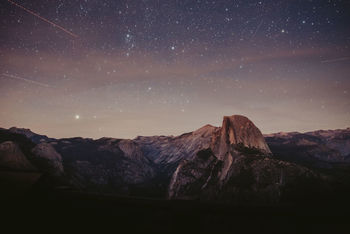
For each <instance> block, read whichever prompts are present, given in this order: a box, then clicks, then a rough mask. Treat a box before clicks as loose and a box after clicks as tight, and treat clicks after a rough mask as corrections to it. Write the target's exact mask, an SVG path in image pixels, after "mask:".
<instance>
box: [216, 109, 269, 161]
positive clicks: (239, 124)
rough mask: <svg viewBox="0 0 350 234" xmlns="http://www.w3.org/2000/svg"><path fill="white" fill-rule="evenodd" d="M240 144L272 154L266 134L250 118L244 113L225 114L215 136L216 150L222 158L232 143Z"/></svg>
mask: <svg viewBox="0 0 350 234" xmlns="http://www.w3.org/2000/svg"><path fill="white" fill-rule="evenodd" d="M238 144H242V145H243V146H245V147H248V148H256V149H258V150H260V151H262V152H263V153H266V154H271V151H270V149H269V147H268V146H267V144H266V142H265V139H264V136H263V135H262V133H261V131H260V130H259V129H258V128H257V127H256V126H255V125H254V123H253V122H252V121H251V120H250V119H248V118H247V117H245V116H242V115H232V116H224V118H223V121H222V127H221V130H220V132H219V133H218V134H217V135H216V136H214V138H213V145H214V146H213V148H214V151H216V152H217V153H218V155H219V158H222V157H224V156H225V154H226V153H227V152H228V151H229V149H230V146H231V145H238Z"/></svg>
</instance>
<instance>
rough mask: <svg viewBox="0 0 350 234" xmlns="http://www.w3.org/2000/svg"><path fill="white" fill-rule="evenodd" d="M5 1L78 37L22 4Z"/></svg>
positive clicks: (76, 36)
mask: <svg viewBox="0 0 350 234" xmlns="http://www.w3.org/2000/svg"><path fill="white" fill-rule="evenodd" d="M7 1H8V2H9V3H11V4H13V5H15V6H17V7H19V8H21V9H23V10H25V11H26V12H28V13H29V14H31V15H34V16H36V17H38V18H39V19H41V20H43V21H45V22H46V23H49V24H51V25H52V26H54V27H56V28H59V29H61V30H62V31H63V32H65V33H67V34H69V35H70V36H72V37H74V38H78V35H76V34H74V33H72V32H70V31H69V30H67V29H65V28H63V27H61V26H59V25H57V24H55V23H54V22H51V21H50V20H48V19H45V18H44V17H42V16H40V15H39V14H37V13H35V12H33V11H31V10H29V9H27V8H25V7H24V6H21V5H19V4H18V3H15V2H14V1H11V0H7Z"/></svg>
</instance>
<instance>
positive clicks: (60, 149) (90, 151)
mask: <svg viewBox="0 0 350 234" xmlns="http://www.w3.org/2000/svg"><path fill="white" fill-rule="evenodd" d="M349 136H350V130H349V129H345V130H334V131H316V132H310V133H303V134H302V133H277V134H270V135H265V136H263V134H262V133H261V132H260V130H259V129H258V128H257V127H256V126H255V125H254V124H253V123H252V122H251V121H250V120H249V119H248V118H246V117H244V116H240V115H234V116H225V117H224V118H223V122H222V126H221V127H214V126H211V125H206V126H204V127H202V128H200V129H198V130H196V131H193V132H189V133H185V134H182V135H180V136H175V137H174V136H151V137H142V136H139V137H137V138H135V139H133V140H128V139H115V138H101V139H97V140H93V139H86V138H79V137H77V138H66V139H54V138H49V137H47V136H44V135H38V134H36V133H33V132H31V131H30V130H29V129H18V128H10V129H0V170H1V171H2V172H6V173H5V174H6V177H2V178H1V180H8V177H9V175H10V177H11V176H12V177H13V176H16V175H19V174H21V175H22V174H23V173H24V172H31V173H35V175H36V176H33V180H31V181H30V184H31V187H33V188H40V189H46V190H47V189H51V190H52V189H54V190H62V189H65V190H67V189H69V190H73V191H81V192H93V193H99V194H115V195H126V196H139V197H154V198H168V199H188V200H208V201H214V200H215V201H222V202H229V203H234V204H243V203H249V204H251V203H254V204H255V203H257V204H266V203H268V204H271V203H281V202H282V203H283V202H293V201H297V200H300V199H304V200H305V199H312V197H313V196H314V195H315V194H318V193H322V194H327V193H328V192H329V191H331V190H332V189H333V187H332V186H333V184H334V183H335V182H337V181H338V178H339V176H341V177H344V176H345V177H347V178H350V177H349V176H348V169H347V168H348V167H347V163H348V162H349V152H350V137H349ZM265 139H266V141H265ZM335 164H337V165H339V164H341V165H342V169H341V170H342V171H341V173H340V175H338V174H337V175H334V173H333V174H332V173H328V172H329V171H322V170H319V169H320V168H324V167H325V166H326V168H334V167H335V166H334V165H335ZM338 169H339V167H336V169H334V170H337V172H339V171H338ZM339 170H340V169H339ZM332 172H333V171H332ZM9 173H10V174H9ZM0 175H1V173H0ZM38 175H40V176H38ZM0 177H1V176H0ZM18 178H20V179H17V181H18V180H21V178H22V177H18ZM26 182H28V181H27V180H24V181H23V183H26ZM18 183H19V182H18ZM28 183H29V182H28ZM7 184H8V183H7ZM337 186H338V187H339V183H337ZM347 186H348V184H346V183H342V184H341V185H340V187H342V188H344V187H345V188H346V189H347ZM338 187H337V188H338Z"/></svg>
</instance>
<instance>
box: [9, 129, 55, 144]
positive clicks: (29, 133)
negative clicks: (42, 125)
mask: <svg viewBox="0 0 350 234" xmlns="http://www.w3.org/2000/svg"><path fill="white" fill-rule="evenodd" d="M9 132H11V133H17V134H21V135H24V136H26V137H27V138H29V139H30V140H31V141H33V142H34V143H40V142H48V141H52V140H54V139H53V138H49V137H47V136H45V135H39V134H36V133H34V132H32V131H31V130H30V129H26V128H16V127H12V128H10V129H9Z"/></svg>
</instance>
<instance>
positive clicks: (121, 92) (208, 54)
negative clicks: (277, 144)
mask: <svg viewBox="0 0 350 234" xmlns="http://www.w3.org/2000/svg"><path fill="white" fill-rule="evenodd" d="M14 2H15V3H17V4H19V5H20V6H23V7H24V8H26V9H27V10H29V11H30V12H28V11H26V10H24V9H23V8H21V7H20V6H19V5H15V4H13V3H11V2H10V1H7V0H2V1H1V2H0V127H3V128H8V127H12V126H17V127H24V128H30V129H31V130H32V131H35V132H38V133H41V134H46V135H48V136H50V137H70V136H82V137H91V138H98V137H102V136H112V137H121V138H133V137H135V136H137V135H178V134H181V133H184V132H188V131H192V130H195V129H197V128H199V127H201V126H203V125H205V124H212V125H215V126H220V125H221V121H222V117H223V116H224V115H232V114H242V115H246V116H247V117H249V118H250V119H251V120H252V121H253V122H254V123H255V124H256V125H257V126H258V127H259V128H260V129H261V130H262V132H263V133H271V132H279V131H308V130H316V129H335V128H345V127H350V1H341V0H282V1H278V0H266V1H263V0H262V1H252V0H244V1H240V0H231V1H228V0H227V1H223V0H221V1H215V0H213V1H205V0H197V1H189V0H183V1H180V0H128V1H127V0H120V1H119V0H114V1H112V0H109V1H108V0H85V1H84V0H79V1H78V0H76V1H72V0H55V1H53V0H35V1H31V0H14ZM35 14H37V15H35Z"/></svg>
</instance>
